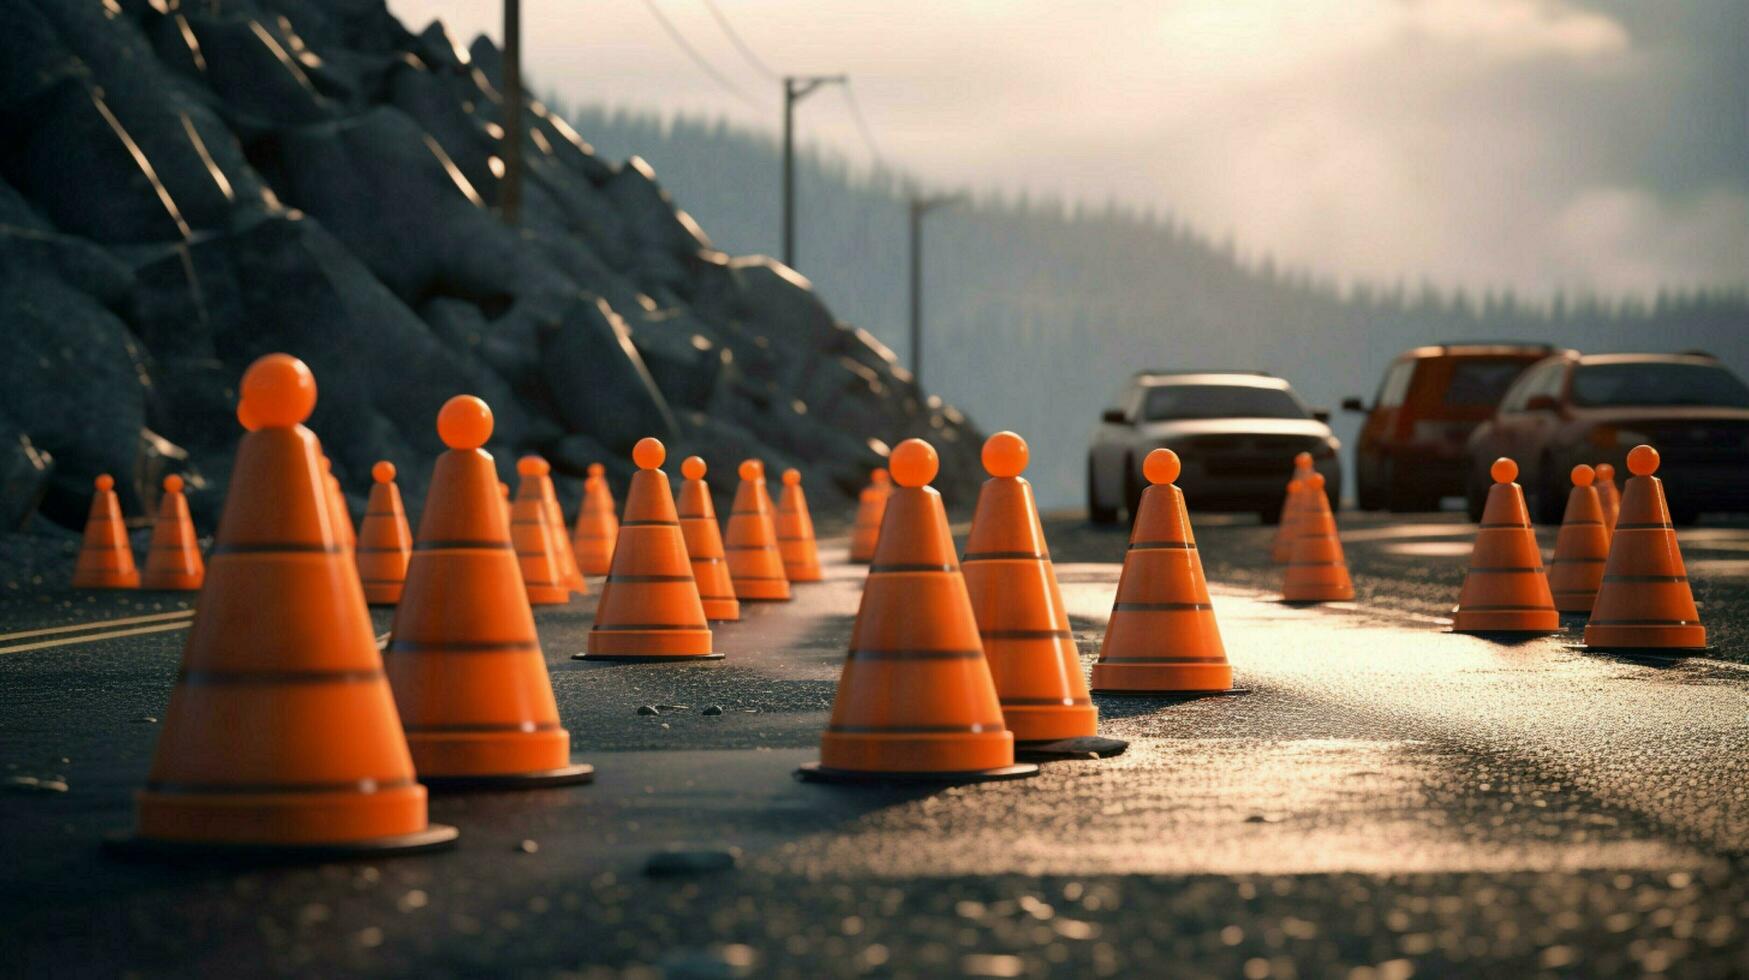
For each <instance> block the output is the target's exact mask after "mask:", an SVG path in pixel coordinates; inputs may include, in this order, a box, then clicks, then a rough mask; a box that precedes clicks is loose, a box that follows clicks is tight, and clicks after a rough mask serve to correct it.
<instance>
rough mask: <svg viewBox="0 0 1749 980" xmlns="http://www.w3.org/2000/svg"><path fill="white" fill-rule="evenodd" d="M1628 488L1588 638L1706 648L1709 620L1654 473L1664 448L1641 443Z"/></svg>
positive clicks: (1604, 644) (1597, 644)
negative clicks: (1696, 601) (1704, 621)
mask: <svg viewBox="0 0 1749 980" xmlns="http://www.w3.org/2000/svg"><path fill="white" fill-rule="evenodd" d="M1628 470H1629V471H1630V472H1631V473H1633V476H1630V477H1629V478H1628V481H1627V488H1626V490H1625V491H1624V492H1623V493H1622V500H1621V511H1620V512H1619V514H1618V515H1617V520H1616V525H1615V534H1614V536H1613V537H1611V538H1610V542H1609V561H1608V563H1607V564H1606V565H1605V566H1604V570H1603V581H1602V583H1601V584H1600V586H1599V587H1598V590H1597V601H1596V602H1595V603H1593V604H1592V608H1591V621H1590V622H1589V623H1587V624H1586V626H1585V645H1586V646H1587V647H1593V648H1600V649H1608V650H1675V651H1680V650H1704V649H1705V648H1706V627H1705V626H1703V625H1701V621H1700V612H1699V610H1697V609H1696V608H1695V605H1694V593H1693V591H1692V589H1691V588H1690V587H1689V584H1688V569H1687V567H1686V566H1685V565H1684V564H1683V561H1682V548H1681V545H1680V544H1679V543H1678V542H1677V540H1676V528H1675V526H1674V525H1673V524H1672V523H1671V521H1670V510H1669V507H1668V505H1667V504H1666V502H1665V500H1664V484H1663V481H1661V480H1659V479H1658V478H1657V477H1656V476H1653V475H1652V474H1653V473H1656V472H1657V470H1658V453H1657V451H1656V450H1654V449H1653V448H1652V447H1651V446H1636V447H1634V449H1633V451H1632V452H1630V453H1628Z"/></svg>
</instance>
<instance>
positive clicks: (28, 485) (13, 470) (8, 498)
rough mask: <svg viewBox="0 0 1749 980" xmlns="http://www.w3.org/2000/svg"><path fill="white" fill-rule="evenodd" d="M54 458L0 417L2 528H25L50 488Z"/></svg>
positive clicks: (0, 510) (0, 524)
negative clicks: (50, 470) (50, 474)
mask: <svg viewBox="0 0 1749 980" xmlns="http://www.w3.org/2000/svg"><path fill="white" fill-rule="evenodd" d="M53 464H54V460H53V458H52V457H51V456H50V455H49V454H48V453H45V452H43V451H42V450H40V449H38V448H37V447H36V446H35V445H33V444H32V443H31V441H30V436H28V435H26V434H24V433H23V432H20V431H18V430H17V429H16V428H14V427H13V425H12V423H11V422H9V421H7V420H6V419H4V418H0V531H15V530H19V529H21V528H23V527H24V526H25V525H26V524H27V523H28V522H29V521H30V518H31V515H33V514H35V513H36V509H37V506H38V505H39V504H41V503H42V498H43V494H44V493H46V492H47V491H48V484H49V467H50V466H52V465H53Z"/></svg>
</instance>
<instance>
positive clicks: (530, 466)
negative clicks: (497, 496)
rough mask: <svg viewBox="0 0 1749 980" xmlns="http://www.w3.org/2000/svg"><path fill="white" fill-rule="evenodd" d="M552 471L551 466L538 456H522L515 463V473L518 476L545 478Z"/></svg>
mask: <svg viewBox="0 0 1749 980" xmlns="http://www.w3.org/2000/svg"><path fill="white" fill-rule="evenodd" d="M552 469H553V467H552V464H551V463H548V462H547V461H546V460H544V459H541V458H540V457H539V456H524V457H522V458H521V459H519V460H517V461H516V472H517V475H519V476H545V475H547V474H548V473H550V472H552Z"/></svg>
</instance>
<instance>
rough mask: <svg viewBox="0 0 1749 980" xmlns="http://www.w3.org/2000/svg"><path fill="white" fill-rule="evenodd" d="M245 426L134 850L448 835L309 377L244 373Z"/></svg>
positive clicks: (412, 843) (417, 840)
mask: <svg viewBox="0 0 1749 980" xmlns="http://www.w3.org/2000/svg"><path fill="white" fill-rule="evenodd" d="M243 398H244V400H245V402H246V403H247V404H249V405H250V408H249V410H248V412H247V413H246V414H245V417H247V418H249V419H250V420H251V422H252V423H253V424H254V425H255V431H253V432H251V433H249V434H248V435H246V436H244V437H243V441H242V444H241V445H240V447H239V448H238V451H237V456H236V463H235V466H234V468H233V470H232V474H231V486H230V491H229V493H228V494H227V496H226V500H225V506H224V514H223V516H222V518H221V520H220V524H219V530H218V536H217V540H216V543H215V545H214V548H213V555H212V561H211V567H210V570H209V574H208V577H207V581H206V583H205V587H204V589H203V591H202V593H201V599H200V605H199V607H198V610H197V612H196V614H195V618H194V623H193V626H192V628H191V629H190V631H189V636H188V641H187V645H186V646H185V647H184V649H183V654H182V663H181V669H180V671H179V672H178V675H177V680H176V686H175V688H174V689H173V691H172V693H171V696H170V705H169V708H168V709H167V711H166V713H165V718H164V727H163V730H162V733H161V735H160V736H159V739H158V745H157V749H156V751H155V754H154V758H153V762H152V768H151V773H150V775H149V776H148V781H147V784H146V788H145V790H144V791H143V792H141V793H140V794H139V797H138V803H139V814H138V830H137V834H136V836H135V837H134V838H133V839H132V840H131V841H127V842H122V843H121V846H123V847H125V848H127V849H129V850H162V849H166V848H168V849H171V850H176V849H178V848H199V847H206V848H229V849H238V848H243V849H255V848H271V849H279V850H298V851H305V852H320V853H328V852H333V851H339V852H345V853H370V852H377V851H384V852H387V851H396V850H407V849H422V848H429V847H433V846H441V845H443V844H445V843H447V842H448V841H451V840H453V839H454V838H455V836H456V834H455V830H454V828H450V827H443V826H439V825H432V824H428V823H427V820H426V803H425V799H426V798H425V788H424V787H422V786H420V785H419V784H418V783H417V782H415V780H414V770H413V763H412V759H411V758H410V757H409V754H408V749H407V743H406V740H405V739H404V737H403V736H402V733H401V727H400V724H399V721H398V719H397V717H396V713H395V705H394V700H393V697H392V695H391V693H390V690H389V685H388V682H387V680H386V679H385V677H384V674H383V669H382V662H381V660H380V658H379V656H378V654H377V649H376V642H375V638H374V635H373V631H372V629H371V622H370V615H369V613H368V611H367V610H366V608H365V602H364V594H363V592H362V590H361V589H360V587H359V584H358V576H357V574H356V572H355V571H354V569H353V567H352V564H351V559H350V557H349V556H348V555H347V554H346V552H345V548H344V545H343V544H342V541H341V538H340V535H339V533H338V530H339V529H338V527H337V526H336V525H335V522H334V514H333V505H332V500H331V498H330V496H329V493H328V487H327V484H326V481H325V480H324V479H323V476H322V471H321V466H320V452H321V450H320V445H319V443H318V442H317V440H316V437H315V436H314V435H313V434H312V433H311V432H310V431H309V430H308V429H306V428H304V427H303V425H302V424H300V423H301V422H302V421H303V420H304V419H305V418H307V417H308V415H309V412H310V410H311V408H313V406H314V403H315V383H314V379H313V378H311V377H310V376H309V370H308V368H306V367H304V366H303V364H302V362H299V361H296V360H295V359H294V358H290V357H287V356H286V355H283V354H280V355H270V356H268V357H266V358H262V359H261V360H260V361H257V362H256V364H255V365H254V366H253V367H251V369H250V371H249V373H248V374H246V375H245V377H244V382H243Z"/></svg>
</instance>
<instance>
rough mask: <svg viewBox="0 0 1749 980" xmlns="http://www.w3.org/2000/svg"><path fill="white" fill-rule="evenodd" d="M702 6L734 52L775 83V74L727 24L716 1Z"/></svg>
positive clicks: (731, 26)
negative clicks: (738, 53) (732, 46)
mask: <svg viewBox="0 0 1749 980" xmlns="http://www.w3.org/2000/svg"><path fill="white" fill-rule="evenodd" d="M704 5H705V8H706V9H707V10H709V11H710V12H711V17H713V18H715V19H716V22H717V26H718V27H720V28H722V29H723V34H724V36H726V37H727V38H728V39H729V43H730V44H733V45H734V46H735V50H736V51H739V52H741V57H742V58H744V59H746V61H747V63H748V64H749V65H752V66H753V70H754V71H757V72H758V73H759V74H761V75H764V76H765V77H766V79H767V80H768V81H773V82H775V81H777V72H774V71H772V70H771V69H770V68H769V67H767V66H766V64H765V62H764V61H761V60H760V58H759V56H758V55H756V54H754V53H753V48H752V47H750V46H749V45H748V44H747V42H746V41H744V40H742V38H741V34H740V32H738V31H736V30H735V27H734V25H733V24H730V23H729V18H727V17H725V16H724V15H723V10H722V8H721V7H718V6H717V4H716V0H704Z"/></svg>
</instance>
